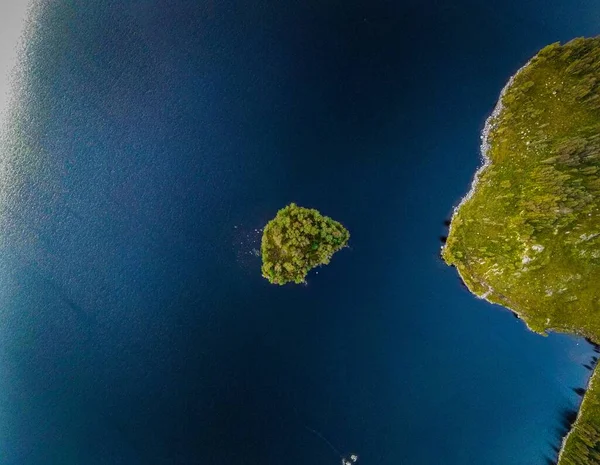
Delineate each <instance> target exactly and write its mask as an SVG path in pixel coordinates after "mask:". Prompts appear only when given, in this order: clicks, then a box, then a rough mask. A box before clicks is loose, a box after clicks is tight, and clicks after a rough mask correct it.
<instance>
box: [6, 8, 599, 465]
mask: <svg viewBox="0 0 600 465" xmlns="http://www.w3.org/2000/svg"><path fill="white" fill-rule="evenodd" d="M89 3H94V4H93V5H90V4H89ZM96 3H97V4H96ZM100 3H101V2H85V3H84V2H77V1H64V0H58V1H55V2H52V3H48V4H47V5H46V7H45V8H44V9H42V13H41V15H40V17H39V18H38V22H37V26H36V32H35V37H33V39H32V40H31V42H30V45H29V47H30V48H29V50H28V57H29V61H28V66H27V67H26V68H24V69H26V70H27V72H26V73H25V74H24V75H23V76H22V79H23V80H22V81H21V84H22V85H23V87H22V88H23V89H24V92H23V94H22V97H23V100H22V101H21V107H20V108H19V111H16V112H14V114H13V118H19V120H18V122H19V124H16V123H17V120H16V119H15V120H13V121H11V122H9V123H10V124H11V125H10V127H11V128H12V131H11V133H10V144H8V145H6V146H5V147H4V148H3V157H4V161H5V162H6V164H7V165H6V166H8V169H7V170H6V171H5V172H4V173H5V174H4V175H3V177H4V179H3V184H2V188H1V189H2V191H1V192H2V195H1V196H0V198H2V199H3V202H4V204H3V205H1V208H0V211H2V212H3V216H2V218H0V225H1V226H2V230H3V234H2V237H1V240H0V256H1V257H2V259H1V260H0V320H1V321H2V323H1V324H0V331H1V333H0V340H1V341H2V343H1V344H0V361H1V363H0V409H1V412H2V413H1V415H0V451H1V452H0V463H2V464H10V465H13V464H14V465H17V464H18V465H40V464H57V465H58V464H60V465H71V464H73V465H75V464H81V463H85V464H91V465H93V464H103V465H104V464H128V465H129V464H132V465H135V464H196V463H208V464H211V465H221V464H223V465H229V464H234V463H236V464H239V463H249V464H252V463H257V464H258V463H260V464H279V463H287V464H306V463H311V464H313V463H315V464H316V463H318V464H332V465H333V464H338V463H339V459H340V457H338V456H337V455H336V453H335V452H334V450H333V449H332V447H330V446H329V445H328V444H327V441H329V442H330V443H331V445H333V448H334V449H338V450H339V451H340V452H341V453H342V454H350V453H357V454H359V456H360V459H359V463H360V464H364V465H369V464H373V465H375V464H376V465H380V464H381V465H384V464H390V465H392V464H394V465H396V464H407V465H408V464H410V465H440V464H444V465H446V464H447V465H468V464H474V465H479V464H486V465H522V464H524V463H526V464H528V465H529V464H532V465H535V464H540V465H542V464H544V463H545V462H544V460H545V458H546V457H549V458H553V457H554V456H555V452H554V451H553V446H558V445H559V443H560V435H559V433H558V430H559V429H560V425H561V418H562V417H561V416H562V415H563V413H564V411H565V410H567V409H573V408H576V406H577V405H578V403H579V401H580V399H579V397H578V396H577V394H575V393H574V392H573V391H572V388H576V387H581V386H584V385H585V384H586V382H587V379H588V377H589V374H590V372H589V371H588V370H587V369H586V368H585V367H583V365H584V364H587V363H588V362H589V361H590V359H591V357H592V356H593V355H594V354H593V351H592V348H591V347H590V346H589V345H588V344H587V343H585V342H584V341H583V340H580V339H576V338H572V337H568V336H565V335H550V336H549V337H547V338H544V337H541V336H539V335H536V334H533V333H531V332H529V331H527V330H526V328H525V326H524V325H523V324H522V322H520V321H518V320H517V319H515V318H513V317H512V315H511V314H510V312H508V311H506V310H503V309H501V308H499V307H493V306H491V305H489V304H487V303H486V302H484V301H481V300H478V299H476V298H474V297H473V296H472V295H470V294H469V293H468V292H467V291H466V290H464V289H463V288H462V287H461V286H460V284H459V282H458V278H457V276H456V273H455V270H452V269H450V268H448V267H446V266H445V265H444V264H443V263H441V261H440V260H439V258H438V253H439V247H440V243H439V239H438V236H440V235H444V234H445V231H444V226H443V220H444V219H446V218H447V217H448V215H449V214H450V213H451V211H452V207H453V206H454V205H455V204H456V203H457V202H458V201H459V200H460V198H461V197H462V196H463V195H464V194H465V193H466V191H467V190H468V187H469V183H470V181H471V178H472V176H473V173H474V172H475V170H476V169H477V167H478V165H479V163H480V155H479V143H480V139H479V136H480V131H481V129H482V127H483V124H484V121H485V119H486V117H487V115H488V114H489V113H490V112H491V111H492V109H493V107H494V105H495V103H496V99H497V98H498V95H499V92H500V90H501V89H502V87H503V85H504V84H505V82H506V80H507V79H508V78H509V77H510V76H511V75H512V74H513V73H514V72H515V71H516V70H517V69H518V68H519V67H520V66H522V65H523V64H524V63H525V62H526V61H527V60H528V59H529V58H530V56H531V55H532V54H533V53H535V52H536V51H537V50H538V49H540V48H541V47H543V46H544V45H546V44H548V43H551V42H554V41H557V40H568V39H570V38H572V37H575V36H579V35H596V34H598V33H599V32H600V30H599V29H598V26H597V24H598V21H597V19H598V17H599V16H600V7H599V6H597V4H596V2H593V1H586V0H576V1H572V2H569V5H568V6H566V5H565V4H564V2H559V1H558V0H555V1H549V2H548V1H545V2H542V1H537V0H536V1H532V2H529V3H528V6H527V7H522V6H520V4H519V3H520V2H517V1H516V0H515V1H512V0H509V1H505V2H497V3H493V2H487V3H486V4H485V5H480V4H478V3H477V2H472V1H464V0H463V1H458V2H436V1H425V2H421V1H419V2H417V1H403V2H402V1H401V2H396V3H388V2H384V1H375V2H369V4H368V5H367V3H364V2H352V1H351V2H343V3H326V2H325V3H324V2H308V3H306V2H297V3H296V2H291V3H290V2H287V3H285V5H284V4H276V3H271V2H261V1H259V2H253V3H252V4H251V5H250V4H247V5H243V4H240V3H236V2H205V3H192V2H185V1H179V0H176V1H171V2H168V4H167V3H166V2H159V1H139V2H102V4H100ZM291 201H294V202H296V203H298V204H299V205H302V206H307V207H315V208H318V209H319V210H321V211H322V212H323V213H324V214H326V215H330V216H331V217H333V218H334V219H336V220H339V221H340V222H342V223H343V224H344V225H345V226H346V227H347V228H348V229H349V230H350V232H351V235H352V236H351V240H350V247H349V248H348V249H345V250H342V251H341V252H339V253H338V254H336V256H335V257H334V259H333V261H332V263H331V264H330V265H328V266H327V267H324V268H321V269H319V271H318V274H316V273H311V274H310V275H309V278H308V285H307V286H285V287H278V286H272V285H269V284H268V283H267V282H266V280H264V279H263V278H261V277H260V259H259V258H258V257H257V256H256V255H255V252H254V251H253V249H256V248H257V247H259V242H260V228H261V227H262V226H263V225H264V224H265V223H266V221H268V220H269V219H270V218H271V217H272V216H274V214H275V213H276V211H277V209H278V208H281V207H282V206H284V205H285V204H286V203H289V202H291ZM311 430H313V431H316V432H318V433H319V434H320V435H321V436H323V437H324V438H326V440H323V439H321V438H320V437H319V435H318V434H314V433H313V432H311Z"/></svg>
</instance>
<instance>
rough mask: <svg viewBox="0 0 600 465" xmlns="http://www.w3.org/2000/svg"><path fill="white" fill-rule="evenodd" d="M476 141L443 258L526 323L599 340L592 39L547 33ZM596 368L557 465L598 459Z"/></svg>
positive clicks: (597, 81)
mask: <svg viewBox="0 0 600 465" xmlns="http://www.w3.org/2000/svg"><path fill="white" fill-rule="evenodd" d="M482 152H483V154H484V156H485V157H486V163H485V164H484V166H483V167H482V168H481V169H480V171H479V172H478V174H477V176H476V181H475V182H474V185H473V187H472V190H471V192H470V193H469V194H468V195H467V196H466V197H465V199H464V200H463V202H462V203H461V205H460V206H459V207H458V208H457V209H456V211H455V213H454V215H453V218H452V221H451V225H450V231H449V234H448V237H447V240H446V244H445V246H444V247H443V250H442V256H443V258H444V260H445V261H446V262H447V263H448V264H449V265H452V266H455V267H456V268H457V270H458V272H459V274H460V276H461V278H462V280H463V281H464V283H465V285H466V286H467V287H468V288H469V289H470V290H471V291H472V292H473V293H474V294H476V295H477V296H479V297H481V298H485V299H487V300H488V301H490V302H493V303H496V304H500V305H503V306H505V307H508V308H510V309H511V310H513V311H514V312H515V313H516V314H517V315H518V316H519V317H520V318H521V319H523V320H524V321H525V323H526V324H527V325H528V326H529V328H531V329H532V330H534V331H537V332H540V333H544V332H545V331H547V330H553V331H560V332H568V333H575V334H578V335H581V336H585V337H587V338H588V339H589V340H590V341H592V342H593V343H595V344H598V343H600V286H599V285H598V283H600V38H591V39H583V38H578V39H575V40H572V41H571V42H568V43H566V44H564V45H561V44H559V43H555V44H552V45H549V46H547V47H545V48H544V49H542V50H541V51H540V52H539V53H538V54H537V55H536V56H535V57H533V58H532V59H531V60H530V62H529V63H528V64H527V65H526V66H525V67H524V68H522V69H521V70H520V71H519V72H518V73H517V74H516V75H515V76H514V77H513V79H511V81H510V82H509V84H508V86H507V87H506V88H505V90H504V91H503V93H502V95H501V98H500V101H499V104H498V107H497V109H496V111H494V113H493V114H492V116H491V117H490V119H489V120H488V122H487V124H486V129H485V130H484V134H483V143H482ZM596 361H597V359H596V360H595V361H594V362H593V364H595V362H596ZM590 367H591V365H590ZM596 378H597V374H595V375H594V376H593V377H592V381H591V382H590V386H589V389H588V390H587V393H586V394H585V397H584V400H583V403H582V407H581V410H580V413H579V416H578V418H577V420H576V421H575V423H574V425H573V428H572V429H571V432H570V434H569V435H568V437H567V439H566V441H565V443H564V445H563V448H562V450H561V454H560V460H559V463H560V464H561V465H590V464H600V382H599V381H597V380H596Z"/></svg>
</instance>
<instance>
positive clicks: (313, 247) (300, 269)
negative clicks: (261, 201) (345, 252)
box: [261, 203, 350, 285]
mask: <svg viewBox="0 0 600 465" xmlns="http://www.w3.org/2000/svg"><path fill="white" fill-rule="evenodd" d="M349 238H350V233H349V232H348V230H347V229H346V228H344V226H342V225H341V224H340V223H338V222H337V221H334V220H332V219H331V218H329V217H328V216H323V215H321V213H319V212H318V211H317V210H315V209H312V208H303V207H299V206H298V205H296V204H295V203H291V204H289V205H288V206H287V207H285V208H283V209H281V210H279V211H278V212H277V215H276V216H275V218H273V219H272V220H271V221H269V223H268V224H267V225H266V226H265V228H264V231H263V236H262V242H261V252H262V275H263V276H264V277H265V278H267V279H268V280H269V282H270V283H273V284H280V285H283V284H286V283H288V282H294V283H296V284H300V283H303V282H305V280H306V275H307V274H308V272H309V271H310V270H311V269H313V268H315V267H317V266H320V265H326V264H328V263H329V261H330V260H331V257H332V256H333V254H334V253H335V252H337V251H338V250H340V249H341V248H342V247H344V246H345V245H346V244H347V243H348V239H349Z"/></svg>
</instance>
